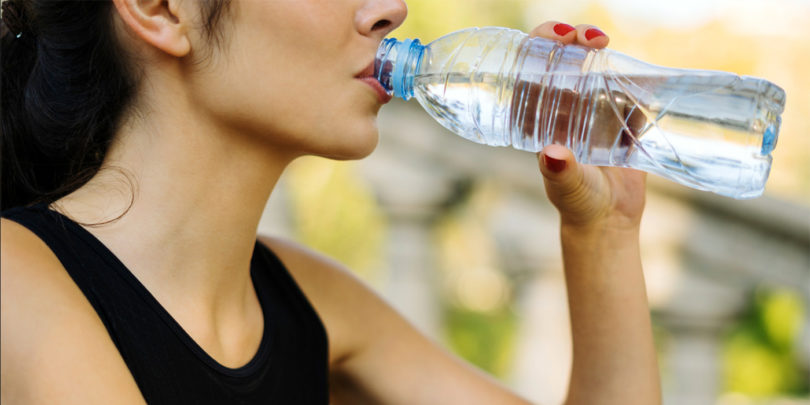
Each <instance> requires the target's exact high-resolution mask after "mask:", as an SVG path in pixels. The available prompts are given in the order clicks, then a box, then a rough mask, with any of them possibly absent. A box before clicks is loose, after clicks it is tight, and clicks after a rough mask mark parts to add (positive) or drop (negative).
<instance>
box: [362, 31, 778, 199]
mask: <svg viewBox="0 0 810 405" xmlns="http://www.w3.org/2000/svg"><path fill="white" fill-rule="evenodd" d="M375 75H376V77H377V79H378V80H379V81H380V83H381V84H382V85H383V87H384V88H385V89H386V90H387V91H389V93H393V95H394V96H397V97H401V98H403V99H405V100H408V99H409V98H411V97H416V99H417V100H419V103H420V104H421V105H422V107H424V108H425V110H427V112H428V113H429V114H430V115H431V116H433V118H435V119H436V120H437V121H439V122H440V123H441V124H442V125H444V126H445V127H446V128H448V129H450V130H451V131H453V132H455V133H456V134H458V135H461V136H462V137H464V138H467V139H469V140H472V141H475V142H478V143H482V144H486V145H495V146H512V147H514V148H517V149H521V150H526V151H531V152H538V151H540V150H542V148H543V147H544V146H545V145H548V144H552V143H557V144H562V145H565V146H566V147H568V148H569V149H571V151H572V152H574V155H575V156H576V158H577V161H579V162H581V163H588V164H594V165H602V166H617V167H632V168H635V169H640V170H644V171H647V172H650V173H655V174H657V175H660V176H663V177H665V178H668V179H671V180H673V181H676V182H678V183H681V184H685V185H687V186H690V187H693V188H696V189H700V190H708V191H712V192H715V193H718V194H721V195H725V196H730V197H734V198H753V197H757V196H759V195H761V194H762V192H763V191H764V188H765V182H766V180H767V178H768V174H769V172H770V167H771V151H772V150H773V148H774V146H775V145H776V139H777V135H778V133H779V125H780V123H781V119H780V114H781V113H782V111H783V109H784V103H785V92H784V91H783V90H782V89H781V88H779V87H778V86H776V85H774V84H772V83H770V82H768V81H765V80H762V79H757V78H752V77H745V76H743V77H740V76H737V75H735V74H731V73H724V72H716V71H702V70H686V69H672V68H665V67H660V66H654V65H650V64H647V63H644V62H641V61H639V60H636V59H633V58H631V57H629V56H626V55H624V54H621V53H619V52H615V51H612V50H608V49H602V50H596V49H591V48H586V47H582V46H576V45H567V46H564V45H563V44H562V43H560V42H558V41H554V40H548V39H543V38H529V37H528V35H526V34H525V33H523V32H520V31H516V30H511V29H507V28H498V27H489V28H469V29H465V30H461V31H457V32H454V33H451V34H449V35H446V36H444V37H442V38H439V39H437V40H436V41H433V42H432V43H430V44H428V45H422V44H421V43H420V42H419V40H417V39H414V40H410V39H408V40H403V41H398V40H396V39H393V38H391V39H386V40H384V41H383V43H382V44H381V45H380V48H379V50H378V52H377V60H376V63H375Z"/></svg>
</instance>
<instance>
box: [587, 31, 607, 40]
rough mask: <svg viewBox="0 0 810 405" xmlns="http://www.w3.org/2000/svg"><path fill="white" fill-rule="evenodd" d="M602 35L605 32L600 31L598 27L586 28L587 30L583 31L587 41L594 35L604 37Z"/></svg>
mask: <svg viewBox="0 0 810 405" xmlns="http://www.w3.org/2000/svg"><path fill="white" fill-rule="evenodd" d="M604 36H605V33H604V32H602V31H600V30H599V29H598V28H588V30H587V31H585V39H587V40H588V41H590V40H592V39H594V38H596V37H604Z"/></svg>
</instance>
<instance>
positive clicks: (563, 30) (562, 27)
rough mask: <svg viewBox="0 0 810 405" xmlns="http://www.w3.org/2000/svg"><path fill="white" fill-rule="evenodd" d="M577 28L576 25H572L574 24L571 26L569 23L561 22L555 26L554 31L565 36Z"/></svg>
mask: <svg viewBox="0 0 810 405" xmlns="http://www.w3.org/2000/svg"><path fill="white" fill-rule="evenodd" d="M575 29H576V28H574V27H572V26H570V25H568V24H564V23H559V24H557V25H555V26H554V33H555V34H557V35H559V36H561V37H562V36H565V34H567V33H569V32H571V31H573V30H575Z"/></svg>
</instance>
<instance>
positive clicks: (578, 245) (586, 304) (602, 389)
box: [561, 226, 661, 405]
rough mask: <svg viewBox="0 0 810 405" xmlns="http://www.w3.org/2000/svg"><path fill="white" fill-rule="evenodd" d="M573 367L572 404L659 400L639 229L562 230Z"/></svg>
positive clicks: (625, 404)
mask: <svg viewBox="0 0 810 405" xmlns="http://www.w3.org/2000/svg"><path fill="white" fill-rule="evenodd" d="M561 236H562V249H563V261H564V263H565V278H566V284H567V289H568V302H569V307H570V313H571V331H572V338H573V350H574V353H573V367H572V372H571V382H570V386H569V391H568V398H567V400H566V404H567V405H574V404H622V405H632V404H643V405H651V404H658V403H660V402H661V389H660V383H659V374H658V364H657V361H656V354H655V347H654V345H653V339H652V328H651V324H650V315H649V308H648V305H647V296H646V290H645V286H644V275H643V273H642V269H641V258H640V252H639V235H638V229H637V228H635V229H630V230H627V229H622V230H615V229H606V228H601V229H597V228H590V229H582V228H572V227H565V226H563V228H562V231H561Z"/></svg>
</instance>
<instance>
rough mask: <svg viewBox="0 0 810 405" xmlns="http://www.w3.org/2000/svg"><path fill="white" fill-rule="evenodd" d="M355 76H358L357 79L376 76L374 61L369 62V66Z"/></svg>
mask: <svg viewBox="0 0 810 405" xmlns="http://www.w3.org/2000/svg"><path fill="white" fill-rule="evenodd" d="M354 77H355V78H357V79H363V78H366V77H374V61H371V63H369V64H368V66H366V68H365V69H363V70H362V71H361V72H360V73H358V74H357V75H356V76H354Z"/></svg>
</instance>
